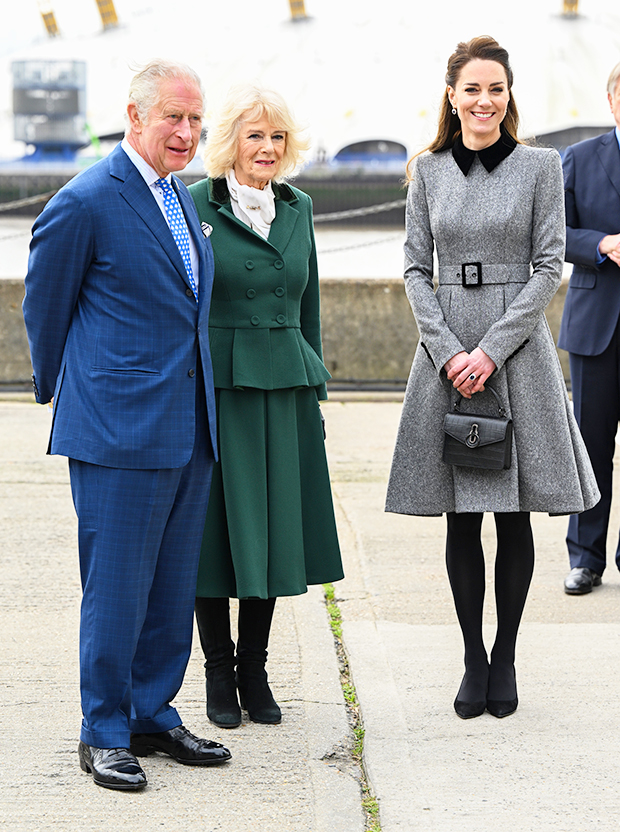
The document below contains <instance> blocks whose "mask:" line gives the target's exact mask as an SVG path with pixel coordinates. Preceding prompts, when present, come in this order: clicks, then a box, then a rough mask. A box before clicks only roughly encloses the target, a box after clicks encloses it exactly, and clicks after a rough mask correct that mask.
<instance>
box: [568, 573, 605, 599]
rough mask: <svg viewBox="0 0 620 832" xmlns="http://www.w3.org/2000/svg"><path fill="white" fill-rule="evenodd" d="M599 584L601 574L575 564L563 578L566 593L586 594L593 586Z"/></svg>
mask: <svg viewBox="0 0 620 832" xmlns="http://www.w3.org/2000/svg"><path fill="white" fill-rule="evenodd" d="M600 585H601V576H600V575H597V574H596V572H593V571H592V570H591V569H587V568H583V569H582V568H580V567H578V566H576V567H575V568H574V569H571V571H570V572H569V573H568V575H567V576H566V578H565V579H564V592H565V593H566V594H567V595H587V594H588V592H592V587H593V586H600Z"/></svg>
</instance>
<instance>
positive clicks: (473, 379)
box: [469, 373, 476, 381]
mask: <svg viewBox="0 0 620 832" xmlns="http://www.w3.org/2000/svg"><path fill="white" fill-rule="evenodd" d="M469 380H470V381H475V380H476V374H475V373H471V375H470V376H469Z"/></svg>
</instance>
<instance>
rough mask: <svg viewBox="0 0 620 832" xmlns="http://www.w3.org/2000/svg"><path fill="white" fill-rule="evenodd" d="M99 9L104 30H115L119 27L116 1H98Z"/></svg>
mask: <svg viewBox="0 0 620 832" xmlns="http://www.w3.org/2000/svg"><path fill="white" fill-rule="evenodd" d="M97 8H98V9H99V14H100V16H101V22H102V23H103V28H104V29H113V28H114V27H115V26H118V17H117V15H116V9H115V8H114V0H97Z"/></svg>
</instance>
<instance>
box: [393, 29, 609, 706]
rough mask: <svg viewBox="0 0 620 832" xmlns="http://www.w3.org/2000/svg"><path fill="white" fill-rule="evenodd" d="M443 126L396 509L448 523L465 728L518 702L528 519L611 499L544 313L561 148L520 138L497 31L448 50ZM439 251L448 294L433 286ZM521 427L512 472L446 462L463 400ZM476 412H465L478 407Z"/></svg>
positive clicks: (414, 218) (418, 267)
mask: <svg viewBox="0 0 620 832" xmlns="http://www.w3.org/2000/svg"><path fill="white" fill-rule="evenodd" d="M446 84H447V89H446V95H445V96H444V100H443V103H442V110H441V114H440V123H439V131H438V134H437V137H436V139H435V140H434V142H433V143H432V144H431V145H430V146H429V147H428V148H427V151H426V152H423V153H421V154H419V155H418V156H417V157H415V158H414V160H412V161H413V165H412V170H411V172H410V176H409V192H408V206H407V241H406V244H405V254H406V270H405V284H406V290H407V295H408V297H409V300H410V302H411V306H412V308H413V312H414V315H415V317H416V321H417V324H418V329H419V331H420V344H419V346H418V350H417V352H416V355H415V358H414V361H413V366H412V368H411V374H410V377H409V382H408V385H407V392H406V395H405V401H404V405H403V412H402V417H401V423H400V428H399V432H398V439H397V443H396V449H395V452H394V459H393V463H392V471H391V475H390V482H389V488H388V496H387V505H386V510H387V511H393V512H396V513H399V514H418V515H440V514H443V513H444V512H445V513H446V515H447V524H448V535H447V544H446V562H447V567H448V575H449V579H450V585H451V588H452V592H453V595H454V601H455V605H456V612H457V617H458V619H459V623H460V625H461V629H462V632H463V638H464V642H465V675H464V677H463V682H462V684H461V687H460V689H459V692H458V694H457V697H456V700H455V703H454V707H455V710H456V712H457V714H458V715H459V716H461V717H462V718H464V719H467V718H469V717H474V716H479V715H480V714H482V713H483V712H484V710H485V709H486V710H488V711H489V712H490V713H492V714H493V715H494V716H496V717H503V716H507V715H508V714H511V713H513V712H514V711H515V710H516V708H517V704H518V699H517V687H516V679H515V671H514V656H515V643H516V637H517V630H518V626H519V622H520V620H521V615H522V612H523V607H524V605H525V600H526V597H527V592H528V589H529V585H530V581H531V577H532V572H533V567H534V545H533V539H532V531H531V526H530V515H529V513H530V512H531V511H544V512H549V513H550V514H571V513H576V512H581V511H584V510H585V509H588V508H590V507H591V506H593V505H595V503H596V502H597V500H598V498H599V493H598V489H597V486H596V481H595V479H594V475H593V473H592V468H591V466H590V461H589V459H588V456H587V453H586V450H585V447H584V445H583V441H582V439H581V436H580V434H579V431H578V428H577V426H576V423H575V421H574V418H573V415H572V412H571V408H570V404H569V401H568V397H567V394H566V388H565V386H564V381H563V378H562V373H561V370H560V365H559V362H558V358H557V354H556V351H555V347H554V343H553V339H552V337H551V333H550V331H549V327H548V325H547V321H546V319H545V316H544V310H545V307H546V306H547V304H548V303H549V301H550V300H551V298H552V297H553V295H554V294H555V292H556V291H557V289H558V286H559V285H560V280H561V274H562V264H563V257H564V207H563V187H562V173H561V166H560V158H559V156H558V154H557V152H556V151H555V150H547V149H540V148H533V147H527V146H525V145H523V144H520V143H519V142H518V140H517V127H518V112H517V108H516V105H515V101H514V98H513V97H512V95H511V92H510V90H511V87H512V71H511V69H510V64H509V60H508V53H507V52H506V51H505V50H504V49H502V48H501V47H500V46H499V44H498V43H497V42H496V41H495V40H493V39H492V38H489V37H479V38H474V39H473V40H471V41H469V42H468V43H460V44H459V45H458V47H457V49H456V51H455V52H454V54H453V55H452V56H451V57H450V60H449V62H448V72H447V75H446ZM434 250H436V253H437V261H438V265H439V269H438V288H437V291H436V292H435V290H434V286H433V252H434ZM487 379H490V381H491V386H492V387H493V388H494V390H495V391H496V392H497V393H498V394H499V397H500V399H501V401H502V404H503V405H504V407H505V408H506V409H507V411H508V415H509V416H510V418H511V419H512V420H513V427H514V434H513V439H512V464H511V466H510V468H508V469H506V470H501V471H490V470H482V469H476V468H469V467H460V466H458V467H457V466H453V465H447V464H445V463H443V462H442V448H443V430H442V425H443V417H444V414H445V413H446V412H447V411H448V410H449V409H450V408H451V406H452V405H453V404H454V402H455V400H456V397H457V395H458V393H460V394H461V395H462V396H463V397H464V398H466V399H471V398H472V396H475V399H476V401H475V407H472V410H473V411H475V412H477V413H480V412H483V413H485V412H488V413H489V415H494V413H496V409H495V402H494V400H493V397H492V396H490V395H489V394H488V393H487V394H485V393H484V392H483V391H484V389H485V383H486V381H487ZM466 408H467V406H463V411H465V410H466ZM485 511H492V512H494V513H495V524H496V529H497V557H496V562H495V594H496V604H497V636H496V639H495V643H494V645H493V649H492V651H491V660H490V663H489V659H488V657H487V652H486V648H485V645H484V642H483V638H482V608H483V599H484V589H485V567H484V555H483V552H482V545H481V535H480V531H481V524H482V516H483V512H485Z"/></svg>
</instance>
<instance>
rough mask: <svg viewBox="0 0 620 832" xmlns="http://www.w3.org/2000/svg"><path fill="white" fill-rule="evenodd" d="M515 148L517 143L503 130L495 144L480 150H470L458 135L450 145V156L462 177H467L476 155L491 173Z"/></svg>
mask: <svg viewBox="0 0 620 832" xmlns="http://www.w3.org/2000/svg"><path fill="white" fill-rule="evenodd" d="M516 146H517V143H516V141H515V140H514V139H513V138H512V136H510V135H509V134H508V133H506V131H505V130H502V134H501V136H500V137H499V139H498V140H497V141H496V142H495V144H492V145H491V146H490V147H485V148H483V149H482V150H470V149H469V148H468V147H465V145H464V144H463V137H462V136H461V134H460V133H459V135H458V136H457V137H456V141H455V142H454V144H453V145H452V156H453V157H454V161H455V162H456V163H457V165H458V166H459V167H460V169H461V171H462V172H463V175H464V176H467V174H468V173H469V171H470V168H471V166H472V165H473V163H474V159H475V158H476V154H478V158H479V159H480V161H481V162H482V164H483V165H484V167H485V168H486V171H487V173H491V171H492V170H495V168H496V167H497V166H498V165H499V163H500V162H503V161H504V159H506V158H507V157H508V156H510V154H511V153H512V151H513V150H514V149H515V147H516Z"/></svg>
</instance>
